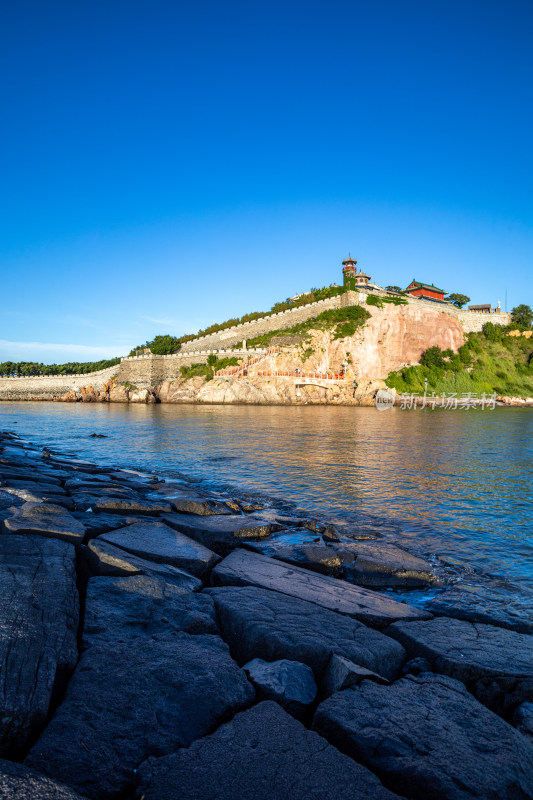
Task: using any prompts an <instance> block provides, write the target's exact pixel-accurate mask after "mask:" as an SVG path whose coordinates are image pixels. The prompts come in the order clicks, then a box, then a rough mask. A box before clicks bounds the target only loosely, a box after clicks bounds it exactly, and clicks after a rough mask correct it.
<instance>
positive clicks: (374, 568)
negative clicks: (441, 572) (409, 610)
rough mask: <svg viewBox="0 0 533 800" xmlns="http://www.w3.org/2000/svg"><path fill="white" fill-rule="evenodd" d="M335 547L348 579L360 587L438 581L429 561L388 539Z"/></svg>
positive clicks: (408, 584) (417, 584)
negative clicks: (435, 579) (390, 542)
mask: <svg viewBox="0 0 533 800" xmlns="http://www.w3.org/2000/svg"><path fill="white" fill-rule="evenodd" d="M331 549H332V550H333V551H334V552H335V553H336V554H337V556H338V557H339V559H340V562H341V564H342V569H343V572H344V577H345V579H346V580H348V581H352V582H353V583H356V584H358V585H359V586H373V587H375V588H377V589H383V588H387V587H390V586H392V587H397V586H405V587H407V588H412V587H419V586H426V585H427V584H429V583H432V582H433V581H434V575H433V569H432V567H431V564H430V563H429V562H428V561H425V559H423V558H419V557H418V556H415V555H413V554H412V553H408V552H407V551H406V550H403V549H402V548H401V547H397V546H396V545H394V544H389V543H388V542H383V541H380V542H353V543H350V544H338V545H332V546H331Z"/></svg>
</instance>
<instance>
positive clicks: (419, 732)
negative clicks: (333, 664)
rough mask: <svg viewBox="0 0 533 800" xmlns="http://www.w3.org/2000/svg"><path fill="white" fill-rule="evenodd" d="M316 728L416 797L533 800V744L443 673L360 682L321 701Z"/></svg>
mask: <svg viewBox="0 0 533 800" xmlns="http://www.w3.org/2000/svg"><path fill="white" fill-rule="evenodd" d="M314 728H315V730H317V731H318V732H319V733H320V734H321V735H322V736H324V737H325V738H326V739H327V740H328V741H329V742H331V743H332V744H334V745H336V746H337V747H339V748H340V749H341V750H343V752H345V753H347V754H349V755H351V756H352V757H353V758H355V759H356V760H357V761H359V763H362V764H364V765H365V766H367V767H368V768H369V769H371V770H372V771H373V772H375V773H376V774H377V775H378V776H379V777H380V778H381V780H382V781H383V782H384V783H385V784H386V785H387V786H388V787H389V788H392V789H393V790H394V791H396V792H398V794H401V795H403V796H405V797H409V798H413V800H428V798H431V800H472V798H474V797H475V798H476V800H495V798H505V799H506V800H525V798H529V797H533V747H532V746H531V745H530V744H529V742H528V741H527V740H526V738H525V737H524V736H522V734H521V733H519V732H518V731H516V730H515V729H514V728H512V727H511V726H510V725H508V724H507V722H504V721H503V720H502V719H500V718H499V717H497V716H496V715H495V714H493V713H492V712H491V711H489V710H488V709H487V708H485V706H483V705H481V703H478V702H477V700H476V699H475V698H473V697H472V696H471V695H470V694H469V693H468V692H467V691H466V689H465V687H464V686H463V684H462V683H460V682H459V681H456V680H454V679H453V678H449V677H446V676H444V675H434V674H432V673H424V674H423V675H419V676H418V677H414V676H409V677H407V678H402V679H401V680H399V681H397V682H396V683H394V684H392V685H391V686H379V685H378V684H377V683H373V682H371V681H363V683H361V684H360V686H357V687H354V688H352V689H346V690H345V691H343V692H337V693H336V694H334V695H333V696H332V697H330V698H329V699H328V700H325V701H324V702H323V703H321V705H320V706H319V707H318V710H317V712H316V715H315V720H314Z"/></svg>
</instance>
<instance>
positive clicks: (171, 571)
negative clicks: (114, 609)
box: [86, 539, 202, 592]
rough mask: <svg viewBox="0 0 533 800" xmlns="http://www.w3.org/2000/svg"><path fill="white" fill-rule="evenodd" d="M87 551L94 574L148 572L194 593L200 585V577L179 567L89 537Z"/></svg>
mask: <svg viewBox="0 0 533 800" xmlns="http://www.w3.org/2000/svg"><path fill="white" fill-rule="evenodd" d="M86 554H87V558H88V562H89V567H90V572H91V573H92V574H93V575H103V576H116V577H131V576H133V575H147V576H155V577H160V578H164V580H165V581H167V582H168V583H173V584H174V585H175V586H179V587H181V588H182V589H186V590H187V591H189V592H196V591H198V590H199V589H201V588H202V581H201V580H200V579H199V578H195V577H194V576H193V575H190V574H189V573H188V572H186V571H185V570H183V569H180V568H179V567H172V566H170V565H169V564H158V563H157V562H155V561H147V560H146V559H144V558H139V557H138V556H134V555H132V554H131V553H128V552H127V551H126V550H122V549H121V548H119V547H115V546H114V545H112V544H109V542H104V541H103V540H102V539H92V540H91V541H90V542H89V545H88V547H87V551H86Z"/></svg>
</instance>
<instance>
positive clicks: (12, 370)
mask: <svg viewBox="0 0 533 800" xmlns="http://www.w3.org/2000/svg"><path fill="white" fill-rule="evenodd" d="M116 364H120V358H111V359H108V360H107V361H83V362H79V361H69V362H68V363H67V364H39V363H37V362H36V361H18V362H14V361H4V362H3V363H2V364H0V375H2V376H4V377H6V378H11V377H17V376H28V377H31V376H34V375H76V374H79V373H83V374H85V373H87V372H97V371H98V370H100V369H107V368H108V367H114V366H115V365H116Z"/></svg>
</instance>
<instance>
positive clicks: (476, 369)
mask: <svg viewBox="0 0 533 800" xmlns="http://www.w3.org/2000/svg"><path fill="white" fill-rule="evenodd" d="M445 362H446V363H445V367H444V369H442V368H439V367H436V366H430V367H428V366H423V365H420V366H416V367H405V368H404V369H402V370H400V371H398V372H391V374H390V375H389V376H388V378H387V381H386V382H387V385H388V386H391V387H395V388H396V389H397V390H398V391H400V392H408V393H411V392H423V391H424V379H425V378H427V379H428V390H429V391H434V392H435V393H436V394H442V393H443V392H446V393H447V394H449V393H453V392H455V393H457V394H465V393H467V392H472V393H476V394H482V393H483V392H486V393H487V394H492V393H493V392H496V394H499V395H513V396H520V397H533V339H526V338H524V337H513V336H509V335H508V333H507V332H506V329H500V330H499V331H497V332H496V333H495V334H494V332H493V331H491V332H489V335H486V334H485V333H471V334H469V336H468V338H467V341H466V343H465V345H464V346H463V347H462V348H461V350H460V353H459V355H458V356H453V357H452V358H446V359H445Z"/></svg>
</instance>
